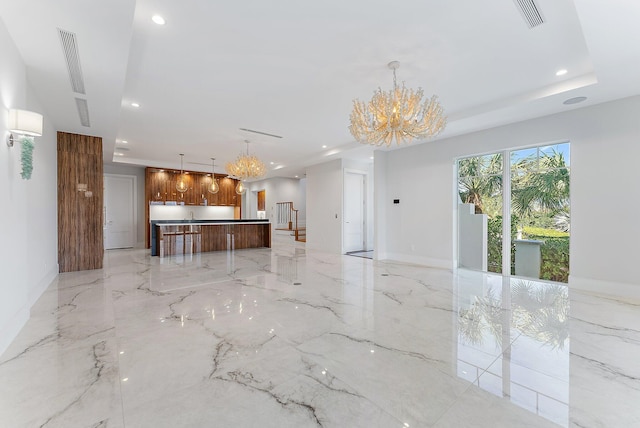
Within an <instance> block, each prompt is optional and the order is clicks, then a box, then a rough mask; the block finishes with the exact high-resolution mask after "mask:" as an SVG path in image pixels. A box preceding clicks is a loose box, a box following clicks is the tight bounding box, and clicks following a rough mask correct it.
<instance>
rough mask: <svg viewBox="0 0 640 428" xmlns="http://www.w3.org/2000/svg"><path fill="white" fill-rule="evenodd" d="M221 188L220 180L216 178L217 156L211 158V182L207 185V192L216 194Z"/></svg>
mask: <svg viewBox="0 0 640 428" xmlns="http://www.w3.org/2000/svg"><path fill="white" fill-rule="evenodd" d="M219 190H220V185H219V184H218V180H216V158H211V184H209V186H208V187H207V192H209V193H211V194H214V195H215V194H216V193H218V191H219Z"/></svg>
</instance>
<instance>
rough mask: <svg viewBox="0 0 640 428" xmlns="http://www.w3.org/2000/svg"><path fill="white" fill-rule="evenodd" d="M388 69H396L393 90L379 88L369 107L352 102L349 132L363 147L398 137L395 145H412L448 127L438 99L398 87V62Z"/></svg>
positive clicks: (359, 102) (378, 144) (420, 90)
mask: <svg viewBox="0 0 640 428" xmlns="http://www.w3.org/2000/svg"><path fill="white" fill-rule="evenodd" d="M388 67H389V68H390V69H392V70H393V90H391V91H388V92H383V91H382V89H380V88H378V90H377V91H375V92H374V95H373V98H371V101H369V104H368V105H365V103H363V102H361V101H359V100H357V99H356V100H353V111H352V112H351V125H350V126H349V131H351V134H352V135H353V137H354V138H355V139H356V140H357V141H358V142H360V143H362V144H372V145H376V146H381V145H382V144H386V145H387V146H389V145H390V144H391V141H393V139H394V138H395V140H396V143H397V144H400V142H405V143H408V142H411V140H413V139H426V138H430V137H434V136H436V135H438V134H439V133H440V132H442V130H443V129H444V127H445V126H446V124H447V118H446V116H444V112H443V109H442V106H441V105H440V103H439V102H438V97H437V96H435V95H434V96H432V97H431V98H425V100H424V103H422V96H423V91H422V88H418V90H417V91H414V90H413V89H407V88H405V86H404V83H403V84H402V87H398V85H397V84H396V70H397V69H398V68H399V67H400V63H399V62H398V61H391V62H390V63H389V64H388Z"/></svg>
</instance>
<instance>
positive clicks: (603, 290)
mask: <svg viewBox="0 0 640 428" xmlns="http://www.w3.org/2000/svg"><path fill="white" fill-rule="evenodd" d="M569 289H576V290H580V291H588V292H590V293H596V294H604V295H610V296H616V297H626V298H633V299H640V285H638V284H631V283H626V282H614V281H607V280H599V279H591V278H577V277H575V276H573V275H569Z"/></svg>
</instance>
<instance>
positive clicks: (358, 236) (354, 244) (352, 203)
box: [343, 172, 365, 253]
mask: <svg viewBox="0 0 640 428" xmlns="http://www.w3.org/2000/svg"><path fill="white" fill-rule="evenodd" d="M364 195H365V186H364V174H358V173H353V172H345V174H344V228H343V230H344V235H343V236H344V238H343V241H344V251H345V252H347V253H348V252H351V251H362V250H364V249H365V242H364V237H365V234H364V230H365V229H364V219H365V216H364V214H365V212H364V203H365V201H364Z"/></svg>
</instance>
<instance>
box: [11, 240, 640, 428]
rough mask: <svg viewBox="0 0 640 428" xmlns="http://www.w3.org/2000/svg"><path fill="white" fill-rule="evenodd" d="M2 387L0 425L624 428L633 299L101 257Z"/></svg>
mask: <svg viewBox="0 0 640 428" xmlns="http://www.w3.org/2000/svg"><path fill="white" fill-rule="evenodd" d="M603 286H606V284H603ZM0 379H1V382H0V427H12V428H13V427H227V426H233V427H398V428H409V427H551V426H574V427H634V426H635V427H637V426H640V302H637V301H635V302H633V301H624V300H619V299H615V298H610V297H609V298H608V297H597V296H594V295H590V294H585V293H580V292H575V291H573V290H570V291H569V290H568V289H567V288H566V287H565V286H562V285H554V284H546V283H541V282H534V281H527V280H519V279H505V278H502V277H500V276H495V275H482V274H479V273H473V272H466V271H458V272H450V271H447V270H437V269H428V268H424V267H419V266H413V265H406V264H399V263H389V262H380V261H375V260H369V259H364V258H358V257H348V256H339V255H331V254H325V253H319V252H312V251H307V250H305V249H304V247H299V246H298V247H296V246H293V245H286V244H282V243H280V244H276V245H274V248H273V249H271V250H269V249H257V250H243V251H235V252H228V253H227V252H221V253H209V254H202V255H199V256H193V257H177V258H165V259H159V258H157V257H150V256H149V255H148V251H144V250H118V251H108V252H107V253H106V255H105V267H104V269H102V270H97V271H85V272H76V273H69V274H61V275H59V277H58V279H57V280H56V281H55V283H54V284H52V285H51V287H49V289H48V290H47V291H46V292H45V293H44V294H43V296H42V297H41V298H40V300H39V301H38V302H37V303H36V304H35V306H34V307H33V309H32V314H31V318H30V320H29V321H28V323H27V325H26V326H25V327H24V329H23V330H22V332H21V333H20V335H19V336H18V337H17V338H16V340H15V341H14V342H13V343H12V345H11V346H10V348H9V349H8V350H7V351H6V352H4V354H3V355H2V356H1V357H0Z"/></svg>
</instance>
